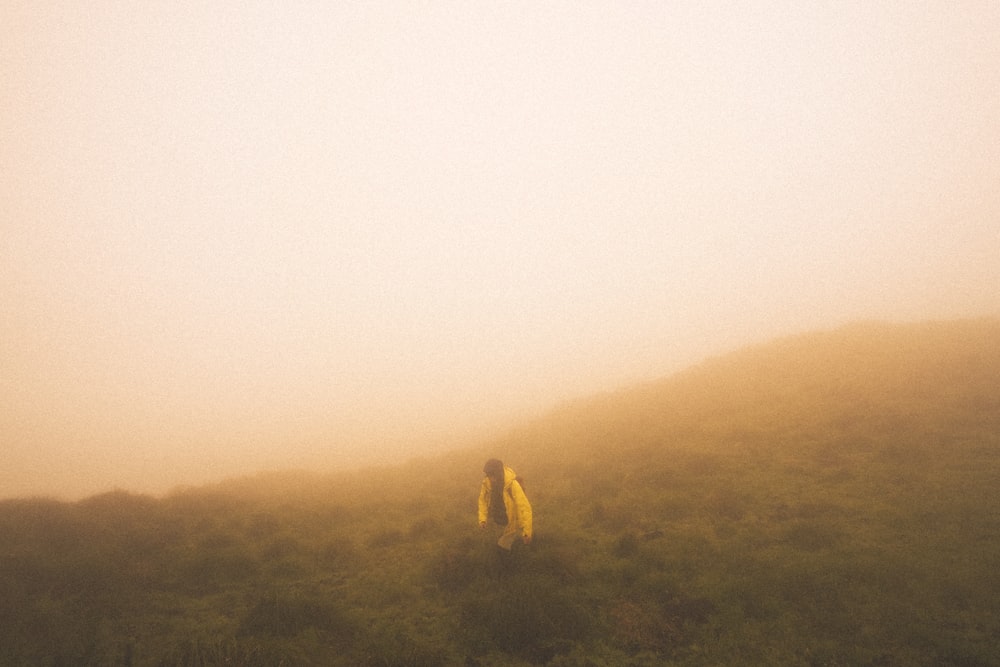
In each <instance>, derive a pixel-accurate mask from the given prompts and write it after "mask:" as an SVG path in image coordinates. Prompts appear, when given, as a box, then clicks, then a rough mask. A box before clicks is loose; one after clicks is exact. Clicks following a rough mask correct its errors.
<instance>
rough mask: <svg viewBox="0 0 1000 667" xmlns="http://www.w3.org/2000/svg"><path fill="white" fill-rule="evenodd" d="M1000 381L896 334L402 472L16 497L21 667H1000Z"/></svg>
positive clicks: (957, 348)
mask: <svg viewBox="0 0 1000 667" xmlns="http://www.w3.org/2000/svg"><path fill="white" fill-rule="evenodd" d="M998 382H1000V323H998V322H996V321H986V320H984V321H964V322H949V323H930V324H925V325H907V326H902V325H886V324H875V323H869V324H862V325H855V326H851V327H846V328H843V329H840V330H837V331H832V332H824V333H816V334H808V335H803V336H795V337H790V338H786V339H783V340H779V341H775V342H773V343H771V344H767V345H762V346H757V347H753V348H749V349H746V350H741V351H737V352H734V353H733V354H730V355H726V356H723V357H719V358H716V359H712V360H708V361H706V362H704V363H703V364H700V365H698V366H696V367H693V368H691V369H689V370H688V371H685V372H683V373H680V374H678V375H675V376H672V377H670V378H666V379H664V380H662V381H660V382H656V383H652V384H649V385H646V386H643V387H638V388H635V389H632V390H629V391H624V392H619V393H616V394H613V395H606V396H600V397H594V398H591V399H588V400H585V401H580V402H578V403H577V404H574V405H568V406H565V407H564V408H563V409H561V410H558V411H556V412H555V413H553V414H552V415H550V416H549V417H547V418H545V419H541V420H539V421H537V422H535V423H533V424H529V425H526V426H525V427H524V428H522V429H519V430H517V431H514V432H512V433H511V434H510V435H509V437H507V438H505V439H503V440H501V441H497V442H493V443H489V444H488V445H486V446H482V447H476V448H473V449H469V450H466V451H461V452H455V453H453V454H450V455H448V456H443V457H436V458H434V459H427V460H416V461H411V462H409V463H407V464H405V465H401V466H398V467H395V468H386V469H381V470H368V471H359V472H356V473H352V474H338V475H320V474H309V473H281V474H267V475H261V476H258V477H256V478H252V479H246V480H232V481H230V482H227V483H224V484H220V485H217V486H214V487H205V488H201V489H191V490H187V491H181V492H177V493H175V494H172V495H171V496H168V497H166V498H163V499H153V498H146V497H138V496H132V495H129V494H125V493H116V494H105V495H102V496H98V497H95V498H91V499H88V500H86V501H82V502H79V503H72V504H68V503H57V502H51V501H42V500H20V501H7V502H2V503H0V664H63V663H66V664H133V665H147V664H149V665H153V664H183V665H195V664H197V665H203V664H223V663H225V664H244V665H269V664H278V663H282V664H320V665H324V664H328V665H359V664H361V665H365V664H367V665H431V664H433V665H519V664H520V665H528V664H549V665H559V666H563V667H566V666H569V665H580V666H583V665H588V666H594V665H662V664H675V665H707V664H787V665H841V664H843V665H848V664H849V665H991V664H997V662H996V656H997V655H1000V639H998V637H1000V494H997V493H996V489H997V488H1000V428H998V426H1000V386H998ZM489 455H499V456H501V457H502V458H504V459H505V460H508V461H509V462H510V463H512V464H513V465H514V466H515V467H516V468H517V470H518V471H519V472H520V473H521V474H522V475H523V476H524V477H525V478H526V480H527V481H526V488H527V492H528V495H529V496H530V498H531V500H532V503H533V505H534V508H535V522H536V541H535V543H534V544H532V545H531V547H530V548H521V549H519V551H518V553H516V554H515V556H516V558H515V561H514V566H513V569H512V570H508V571H501V570H499V569H498V563H497V562H496V561H494V560H493V558H494V551H493V549H494V548H493V546H492V539H491V538H490V537H489V535H487V534H484V533H482V532H480V531H478V529H477V528H476V527H475V497H476V492H477V488H478V483H479V480H480V477H481V475H480V472H479V471H480V466H481V465H482V462H483V460H484V458H485V457H486V456H489Z"/></svg>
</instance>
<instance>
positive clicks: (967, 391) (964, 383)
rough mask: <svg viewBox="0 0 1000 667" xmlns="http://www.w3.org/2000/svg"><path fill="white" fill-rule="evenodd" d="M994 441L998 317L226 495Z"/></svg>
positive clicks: (933, 326) (839, 337) (553, 415)
mask: <svg viewBox="0 0 1000 667" xmlns="http://www.w3.org/2000/svg"><path fill="white" fill-rule="evenodd" d="M997 433H1000V319H994V318H982V319H973V320H954V321H929V322H921V323H910V324H899V323H888V322H876V321H869V322H862V323H856V324H851V325H848V326H845V327H841V328H837V329H834V330H829V331H818V332H811V333H807V334H799V335H795V336H788V337H782V338H779V339H776V340H773V341H770V342H768V343H764V344H759V345H754V346H750V347H746V348H742V349H739V350H734V351H732V352H730V353H728V354H725V355H721V356H718V357H712V358H710V359H707V360H705V361H703V362H702V363H699V364H696V365H694V366H692V367H690V368H688V369H685V370H684V371H681V372H679V373H676V374H672V375H670V376H667V377H664V378H661V379H660V380H657V381H654V382H650V383H645V384H642V385H638V386H634V387H629V388H625V389H621V390H618V391H615V392H609V393H604V394H599V395H594V396H590V397H584V398H581V399H579V400H576V401H572V402H569V403H567V404H565V405H563V406H561V407H559V408H557V409H555V410H552V411H550V412H548V413H546V414H545V415H543V416H542V417H540V418H538V419H535V420H531V421H527V422H524V423H521V424H519V425H516V426H515V427H513V428H511V429H509V430H508V432H507V433H506V434H505V435H503V436H502V437H497V438H491V439H486V440H482V441H473V442H469V443H465V444H464V445H463V446H461V447H457V448H456V449H455V450H454V451H452V452H448V453H444V454H432V455H429V456H424V457H419V458H418V459H416V460H413V461H402V460H401V461H397V462H394V463H392V464H389V465H387V466H380V467H378V468H372V469H369V468H360V469H359V470H358V471H357V472H356V473H352V474H349V475H346V476H345V475H339V474H338V475H334V476H333V477H331V476H329V475H327V474H324V473H323V472H322V471H319V470H313V471H311V472H310V471H305V470H298V471H294V470H288V471H283V472H277V471H276V472H270V473H264V474H262V475H253V476H250V477H241V478H234V479H230V480H226V481H225V482H223V483H222V484H221V486H219V487H218V488H219V489H222V490H226V491H227V492H235V493H237V494H238V495H251V496H256V495H259V494H264V496H265V497H269V498H271V499H272V500H273V501H275V502H277V501H278V500H279V499H281V498H286V499H287V498H289V497H291V496H296V495H299V494H304V495H305V496H306V497H327V496H328V495H329V494H330V493H331V492H332V491H331V488H336V489H338V490H339V491H338V492H337V493H339V494H341V496H340V497H344V498H349V497H350V496H351V495H352V494H353V493H356V492H360V490H361V489H364V490H365V491H364V492H365V493H371V492H372V490H373V489H375V488H381V489H391V488H393V487H395V486H402V487H410V486H413V484H414V482H413V480H415V479H422V480H424V481H423V484H424V485H425V486H426V487H427V488H428V489H430V488H433V487H435V486H439V485H450V484H452V483H453V480H455V479H467V480H468V483H469V484H470V485H474V483H475V482H476V478H477V473H478V470H479V466H480V465H481V464H482V460H484V459H485V458H486V457H492V456H500V457H501V458H503V459H505V460H510V461H511V462H512V463H516V464H518V465H519V466H521V467H523V468H524V469H527V470H530V471H531V473H530V475H529V476H530V477H532V478H533V486H535V488H534V489H533V491H535V493H538V494H540V495H541V496H542V497H545V493H546V491H545V486H546V485H547V484H549V483H552V482H553V481H554V480H558V479H561V478H562V477H564V476H565V475H566V474H567V471H568V470H572V471H581V470H588V469H593V470H597V469H602V468H603V467H605V466H609V465H610V466H612V467H613V468H618V469H620V470H622V471H628V475H633V474H637V473H640V472H641V471H642V469H643V468H644V466H646V465H654V466H655V465H659V464H662V463H663V462H669V461H671V460H673V458H674V457H675V456H677V455H678V454H682V455H683V456H690V455H696V456H697V455H702V454H711V456H718V457H720V460H729V461H731V462H735V461H738V460H741V459H742V458H743V457H747V456H751V457H752V456H754V455H755V454H754V453H755V452H758V453H760V454H761V455H763V456H765V457H774V456H778V457H779V458H780V457H782V456H787V457H790V458H791V459H796V458H800V457H803V456H818V457H820V458H821V459H826V460H829V461H833V462H836V461H839V460H842V462H843V461H846V460H847V459H851V457H855V456H856V455H857V453H858V452H859V451H863V452H867V453H868V455H870V454H872V453H873V452H874V451H875V450H876V449H881V450H883V452H882V453H883V454H884V453H885V451H888V450H893V451H895V452H896V454H894V455H898V456H902V457H904V458H909V459H911V460H919V459H920V458H921V457H922V456H926V455H930V459H928V460H938V459H939V458H940V457H947V447H948V445H947V444H946V443H949V442H963V441H977V440H982V441H983V443H984V444H983V447H988V446H989V445H987V444H986V443H987V442H988V441H990V440H991V439H992V438H994V436H995V434H997ZM817 448H819V450H820V451H818V452H817V451H816V449H817ZM845 457H846V458H845ZM852 460H854V465H862V463H861V460H860V459H856V458H855V459H852ZM623 474H625V473H624V472H623ZM334 479H335V480H336V482H335V483H333V484H331V481H332V480H334ZM998 481H1000V480H998ZM538 487H541V489H539V488H538Z"/></svg>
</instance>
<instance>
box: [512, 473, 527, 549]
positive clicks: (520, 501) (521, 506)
mask: <svg viewBox="0 0 1000 667" xmlns="http://www.w3.org/2000/svg"><path fill="white" fill-rule="evenodd" d="M510 495H511V497H512V498H513V499H514V506H515V507H517V520H518V523H520V524H521V535H522V537H523V538H524V543H525V544H530V543H531V535H532V525H531V503H529V502H528V496H526V495H524V489H522V488H521V483H520V482H518V481H517V480H514V481H513V482H512V483H511V485H510Z"/></svg>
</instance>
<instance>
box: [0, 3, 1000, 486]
mask: <svg viewBox="0 0 1000 667" xmlns="http://www.w3.org/2000/svg"><path fill="white" fill-rule="evenodd" d="M327 4H328V3H296V4H295V5H294V6H292V7H286V6H283V5H282V4H281V3H249V4H244V3H218V4H216V3H212V4H211V5H210V6H203V3H195V2H174V3H144V4H142V5H141V6H136V5H134V4H133V3H118V2H93V3H86V4H80V5H74V4H73V3H50V2H41V3H39V2H32V3H20V2H13V3H11V2H7V3H4V4H3V6H2V7H0V146H2V149H0V232H2V234H0V239H2V240H0V304H2V316H0V405H2V406H3V407H2V410H0V497H7V496H13V495H26V494H48V495H56V496H66V497H77V496H80V495H84V494H89V493H95V492H98V491H102V490H106V489H110V488H116V487H118V488H125V489H130V490H136V491H146V492H162V491H164V490H166V489H169V488H171V487H172V486H174V485H178V484H197V483H203V482H206V481H209V480H215V479H219V478H222V477H225V476H230V475H237V474H243V473H248V472H252V471H255V470H259V469H263V468H284V467H311V468H333V467H347V466H356V465H364V464H370V463H385V462H393V461H398V460H401V459H404V458H406V457H409V456H413V455H416V454H420V453H426V452H435V451H442V450H444V449H449V448H452V447H457V446H465V445H468V444H472V443H474V442H476V441H478V440H481V439H483V438H488V437H491V436H492V435H495V434H497V433H500V432H502V431H503V430H504V429H505V428H506V427H507V426H508V425H510V424H513V423H515V422H517V421H519V420H522V419H526V418H529V417H531V416H533V415H537V414H539V413H541V412H544V411H545V410H547V409H549V408H551V407H552V406H555V405H557V404H559V403H561V402H563V401H566V400H569V399H572V398H575V397H578V396H582V395H587V394H590V393H594V392H599V391H604V390H612V389H615V388H618V387H622V386H627V385H630V384H632V383H636V382H640V381H644V380H648V379H651V378H655V377H660V376H663V375H666V374H669V373H671V372H674V371H676V370H679V369H681V368H684V367H685V366H687V365H689V364H691V363H694V362H697V361H699V360H701V359H703V358H704V357H706V356H708V355H713V354H718V353H722V352H725V351H728V350H730V349H733V348H735V347H739V346H742V345H745V344H750V343H754V342H759V341H763V340H767V339H770V338H772V337H774V336H778V335H783V334H787V333H792V332H798V331H806V330H812V329H817V328H828V327H833V326H837V325H840V324H842V323H845V322H848V321H853V320H857V319H869V318H880V319H889V320H902V321H914V320H923V319H947V318H955V317H967V316H979V315H996V314H1000V291H998V290H997V287H996V286H997V285H998V284H1000V189H998V188H997V183H1000V161H998V160H997V156H998V155H1000V43H998V41H997V40H996V35H997V34H1000V5H998V4H997V3H995V2H988V1H984V2H970V3H964V4H963V5H962V7H961V9H958V8H956V7H955V6H954V5H952V4H949V3H929V4H927V3H921V4H916V3H878V4H877V5H873V6H870V3H862V2H857V3H855V2H848V3H835V4H834V5H827V4H825V3H798V4H795V5H793V6H791V7H789V6H787V5H783V6H780V7H779V6H778V5H777V4H772V3H766V2H752V3H744V4H742V5H739V6H736V7H734V6H731V5H730V4H729V3H629V4H627V5H624V6H622V5H619V4H618V3H576V2H574V3H547V4H545V5H544V6H540V5H538V4H537V3H516V2H515V3H503V4H499V5H497V4H487V3H467V2H463V3H459V2H454V3H453V2H438V3H420V4H412V5H404V4H400V3H390V2H385V3H364V4H350V3H344V4H340V3H335V4H334V5H333V6H329V7H328V6H327ZM664 4H668V5H669V6H663V5H664Z"/></svg>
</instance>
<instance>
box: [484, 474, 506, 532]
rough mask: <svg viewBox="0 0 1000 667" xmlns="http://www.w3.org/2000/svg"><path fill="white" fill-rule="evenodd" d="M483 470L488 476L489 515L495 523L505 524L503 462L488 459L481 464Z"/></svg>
mask: <svg viewBox="0 0 1000 667" xmlns="http://www.w3.org/2000/svg"><path fill="white" fill-rule="evenodd" d="M483 472H484V473H485V474H486V475H487V476H488V477H489V478H490V516H491V517H492V518H493V520H494V521H496V523H497V525H500V526H506V525H507V510H506V508H505V507H504V504H503V482H504V479H503V462H502V461H500V459H490V460H489V461H487V462H486V464H485V465H484V466H483Z"/></svg>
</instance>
